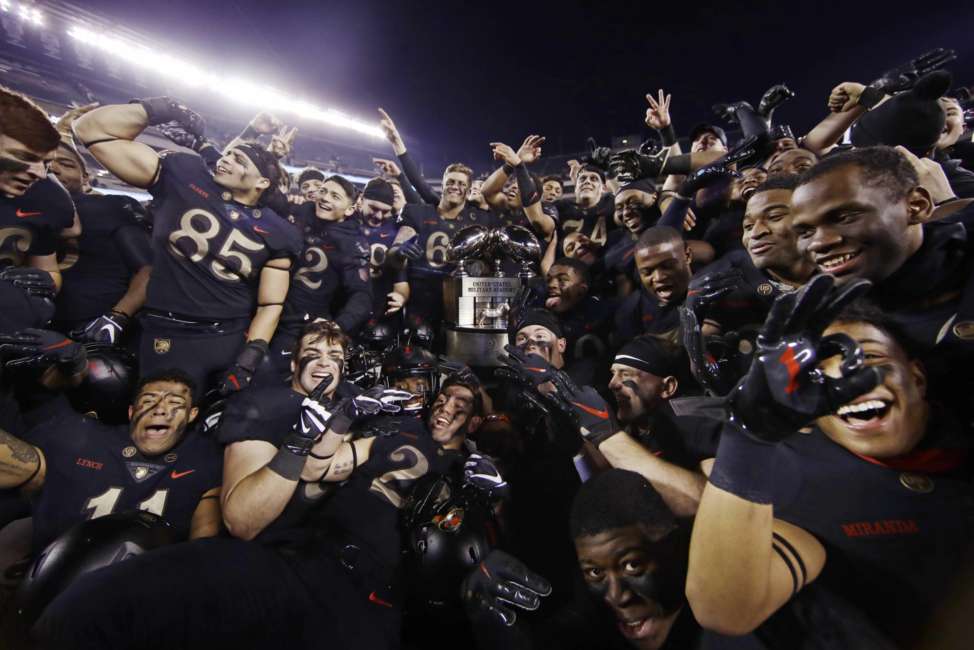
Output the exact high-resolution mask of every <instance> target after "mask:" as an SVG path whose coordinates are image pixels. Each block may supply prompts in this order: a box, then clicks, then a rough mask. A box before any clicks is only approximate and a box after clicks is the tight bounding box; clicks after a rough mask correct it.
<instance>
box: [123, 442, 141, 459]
mask: <svg viewBox="0 0 974 650" xmlns="http://www.w3.org/2000/svg"><path fill="white" fill-rule="evenodd" d="M137 452H138V449H136V448H135V447H133V446H132V445H129V446H128V447H126V448H125V449H123V450H122V456H124V457H125V458H131V457H132V456H134V455H135V454H136V453H137Z"/></svg>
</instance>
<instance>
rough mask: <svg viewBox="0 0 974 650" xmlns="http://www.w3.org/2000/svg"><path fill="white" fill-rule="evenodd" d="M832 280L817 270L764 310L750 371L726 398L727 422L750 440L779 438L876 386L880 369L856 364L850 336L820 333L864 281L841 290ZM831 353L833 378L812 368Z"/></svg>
mask: <svg viewBox="0 0 974 650" xmlns="http://www.w3.org/2000/svg"><path fill="white" fill-rule="evenodd" d="M834 285H835V279H834V278H833V277H832V276H830V275H819V276H817V277H815V278H813V279H812V280H811V281H810V282H809V283H808V284H806V285H805V286H804V287H803V288H802V289H801V291H798V292H796V293H792V294H785V295H783V296H780V297H778V299H777V300H776V301H775V303H774V305H773V306H772V307H771V312H770V313H769V314H768V318H767V319H766V320H765V322H764V327H762V329H761V333H760V334H759V335H758V339H757V350H756V352H755V355H754V361H753V363H752V364H751V368H750V370H749V371H748V373H747V375H745V377H744V378H743V379H742V380H741V381H740V383H738V385H737V387H735V388H734V390H733V391H731V393H730V395H729V396H728V406H729V409H730V422H731V423H732V424H736V425H737V426H738V427H739V428H741V429H742V430H743V431H744V432H745V433H747V434H748V435H750V436H751V437H753V438H755V439H757V440H761V441H764V442H777V441H779V440H782V439H783V438H785V437H787V436H790V435H791V434H793V433H794V432H795V431H797V430H798V429H800V428H802V427H804V426H808V425H809V424H811V423H812V422H813V421H814V420H815V419H816V418H818V417H821V416H823V415H828V414H830V413H834V412H835V411H836V410H837V409H838V408H839V407H840V406H842V405H843V404H847V403H848V402H849V401H850V400H853V399H855V398H856V397H858V396H860V395H863V394H864V393H867V392H868V391H870V390H872V388H873V387H875V386H876V385H877V384H878V383H879V381H880V378H881V375H880V372H879V370H878V369H877V368H874V367H866V366H864V365H863V361H864V355H863V352H862V348H860V347H859V345H858V344H857V343H856V342H855V341H854V340H853V339H852V338H850V337H849V336H847V335H845V334H832V335H830V336H826V337H823V336H822V332H824V330H825V328H826V327H828V325H829V323H831V322H832V320H833V318H834V317H835V316H836V315H837V314H838V313H839V312H840V311H841V310H842V308H843V307H844V306H845V305H847V304H848V303H849V302H851V301H852V300H854V299H855V298H857V297H859V296H861V295H862V294H863V293H865V292H866V291H868V290H869V287H870V286H871V284H870V283H869V282H868V281H866V280H859V281H856V282H852V283H850V284H849V285H848V286H846V287H844V288H842V289H840V290H836V289H834ZM836 354H838V355H841V357H842V363H841V366H840V367H841V371H842V376H841V377H839V378H834V377H829V376H827V375H826V374H825V373H823V372H822V371H821V370H820V369H819V368H818V365H819V362H820V361H821V360H822V359H826V358H828V357H830V356H834V355H836Z"/></svg>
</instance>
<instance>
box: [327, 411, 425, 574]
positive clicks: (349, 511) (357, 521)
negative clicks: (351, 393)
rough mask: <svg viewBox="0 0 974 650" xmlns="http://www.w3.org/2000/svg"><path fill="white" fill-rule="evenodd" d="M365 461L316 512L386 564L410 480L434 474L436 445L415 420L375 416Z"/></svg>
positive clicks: (396, 544)
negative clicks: (371, 441) (367, 455)
mask: <svg viewBox="0 0 974 650" xmlns="http://www.w3.org/2000/svg"><path fill="white" fill-rule="evenodd" d="M368 435H372V436H374V442H373V443H372V447H371V449H370V450H369V459H368V460H367V461H365V462H364V463H363V464H361V465H360V466H359V467H357V468H356V469H355V471H354V472H352V475H351V476H350V477H349V479H348V481H346V483H345V484H343V485H342V486H341V487H340V488H339V489H338V490H336V491H335V493H334V495H333V496H332V497H331V498H330V499H329V500H328V502H327V503H325V505H324V506H323V508H322V511H321V516H322V517H323V518H324V519H325V520H326V521H327V522H328V523H330V524H331V525H333V526H335V527H337V528H339V529H341V530H342V531H343V532H344V533H345V534H347V535H349V536H351V537H352V538H354V539H356V540H358V541H359V542H361V543H364V544H366V545H367V546H368V547H369V548H370V550H371V551H372V552H373V553H374V554H375V555H376V557H378V558H379V559H380V560H381V561H382V562H383V563H384V564H386V565H387V566H396V565H397V564H398V561H399V560H398V558H399V553H400V549H401V543H400V536H399V514H400V509H401V508H402V507H403V505H404V504H405V503H406V500H407V499H408V497H409V495H410V493H411V491H412V489H413V487H414V486H415V483H416V481H417V480H418V479H420V478H422V477H423V476H425V475H426V474H427V473H430V472H436V471H437V469H438V467H439V464H440V461H439V460H438V457H439V456H438V449H439V446H438V445H437V444H436V443H435V442H434V441H433V438H432V437H431V436H430V434H429V431H428V430H427V429H426V426H425V425H424V424H423V423H422V422H421V421H420V420H418V419H416V418H410V417H402V418H400V417H383V418H374V419H373V422H372V423H371V424H370V426H369V431H368Z"/></svg>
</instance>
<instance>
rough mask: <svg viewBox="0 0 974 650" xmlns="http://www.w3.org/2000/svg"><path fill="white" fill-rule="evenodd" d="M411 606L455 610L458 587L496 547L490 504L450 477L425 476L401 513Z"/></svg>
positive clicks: (458, 597)
mask: <svg viewBox="0 0 974 650" xmlns="http://www.w3.org/2000/svg"><path fill="white" fill-rule="evenodd" d="M404 515H405V523H406V531H407V533H406V570H407V573H408V577H409V584H410V586H411V590H412V591H411V594H410V602H411V603H412V604H414V605H416V606H417V607H421V608H424V609H426V608H430V607H433V608H438V609H439V608H447V607H456V606H458V605H459V602H460V584H461V583H462V582H463V579H464V578H465V577H466V575H467V574H468V573H469V572H470V570H471V569H472V568H474V567H476V566H477V565H478V564H479V563H480V561H481V560H483V559H484V558H485V557H486V556H487V554H488V553H490V550H491V549H492V548H493V546H494V545H495V544H496V542H497V531H496V527H495V524H494V520H493V517H492V515H491V510H490V505H489V504H487V503H484V502H483V500H482V499H481V498H479V496H478V495H477V494H475V493H472V492H469V491H467V490H464V489H461V488H460V487H459V485H458V484H456V483H454V481H452V480H451V479H450V478H448V477H445V476H442V475H429V474H428V475H427V476H426V477H424V478H423V479H421V480H420V482H419V484H418V485H417V486H416V488H415V489H414V490H413V493H412V496H411V497H410V499H409V501H408V502H407V504H406V507H405V509H404Z"/></svg>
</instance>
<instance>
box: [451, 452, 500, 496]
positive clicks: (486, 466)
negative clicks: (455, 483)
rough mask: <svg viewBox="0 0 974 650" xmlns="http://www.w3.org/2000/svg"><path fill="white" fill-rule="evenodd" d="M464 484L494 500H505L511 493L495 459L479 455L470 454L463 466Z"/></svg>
mask: <svg viewBox="0 0 974 650" xmlns="http://www.w3.org/2000/svg"><path fill="white" fill-rule="evenodd" d="M463 482H464V484H465V485H469V486H471V487H473V488H475V489H477V490H479V491H481V492H483V493H484V494H486V495H487V496H489V497H491V498H493V499H503V498H504V497H506V496H507V495H508V493H509V492H510V486H509V485H508V483H507V481H505V480H504V477H503V476H501V473H500V471H499V470H498V469H497V465H495V464H494V461H493V459H492V458H490V456H483V455H481V454H477V453H474V454H470V456H468V457H467V461H466V462H465V463H464V464H463Z"/></svg>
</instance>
